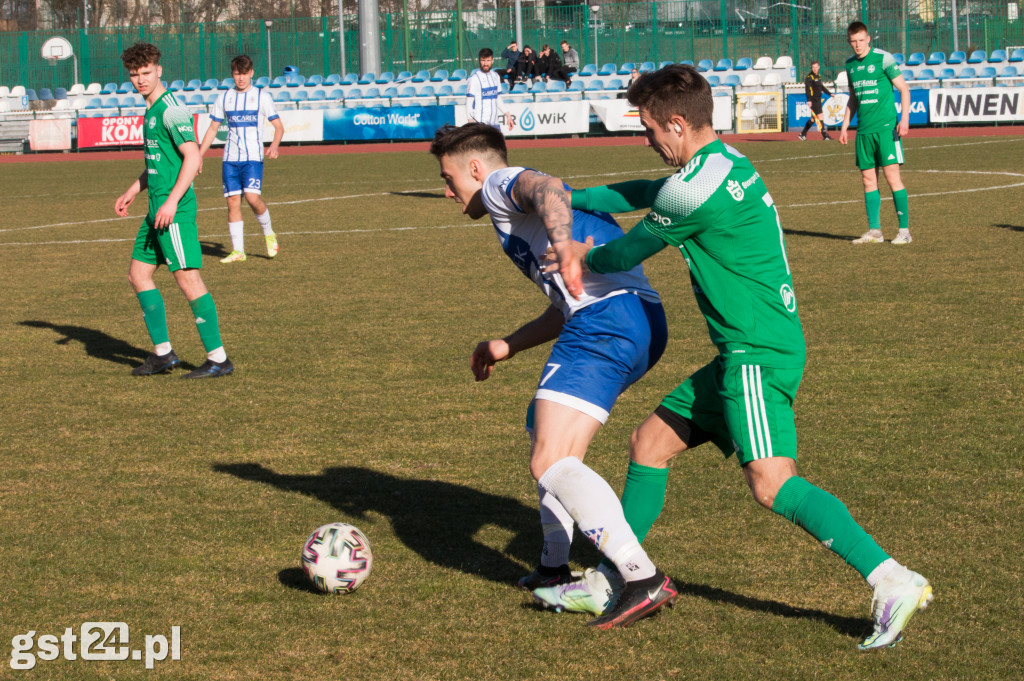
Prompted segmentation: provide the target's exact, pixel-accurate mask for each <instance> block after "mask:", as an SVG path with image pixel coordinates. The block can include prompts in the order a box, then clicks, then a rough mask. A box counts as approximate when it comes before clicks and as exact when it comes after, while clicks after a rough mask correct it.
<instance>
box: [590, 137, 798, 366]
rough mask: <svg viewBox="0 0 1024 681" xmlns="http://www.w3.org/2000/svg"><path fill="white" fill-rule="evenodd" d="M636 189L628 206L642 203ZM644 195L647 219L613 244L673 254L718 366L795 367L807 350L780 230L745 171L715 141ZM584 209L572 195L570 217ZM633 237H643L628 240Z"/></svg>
mask: <svg viewBox="0 0 1024 681" xmlns="http://www.w3.org/2000/svg"><path fill="white" fill-rule="evenodd" d="M632 184H634V185H635V183H632ZM651 188H653V183H652V187H651ZM638 189H640V190H639V191H637V192H635V194H636V198H637V199H638V201H636V203H639V202H640V200H642V197H644V191H643V190H642V188H638ZM584 191H586V190H584ZM651 193H652V192H650V191H648V192H647V199H646V201H647V205H650V206H651V212H650V213H648V214H647V216H646V217H644V219H643V220H641V221H640V223H639V224H637V225H636V226H635V227H634V228H633V230H631V231H630V234H628V235H627V236H626V237H623V238H621V239H618V240H617V241H623V240H626V241H634V243H641V242H642V240H644V239H648V240H649V239H651V237H652V236H653V237H657V239H660V240H661V241H662V242H663V244H667V245H671V246H675V247H677V248H678V249H679V251H680V252H681V253H682V255H683V257H684V258H685V259H686V264H687V265H688V266H689V269H690V281H691V283H692V285H693V291H694V293H695V295H696V297H697V304H698V306H699V307H700V310H701V312H702V313H703V314H704V318H705V320H706V321H707V325H708V330H709V332H710V335H711V341H712V342H713V343H714V344H715V345H716V346H717V347H718V350H719V352H720V353H721V355H722V359H723V361H724V362H725V363H726V365H734V364H759V365H763V366H769V367H778V368H799V367H802V366H803V364H804V360H805V357H806V346H805V343H804V334H803V329H802V328H801V326H800V317H799V315H798V314H797V305H796V296H795V294H794V293H793V279H792V276H791V274H790V268H789V261H788V260H787V258H786V244H785V239H784V238H783V234H782V225H781V223H780V222H779V214H778V211H777V210H776V208H775V203H774V201H773V200H772V197H771V194H769V193H768V190H767V188H766V187H765V185H764V182H763V181H762V179H761V176H760V175H759V174H758V172H757V171H756V170H755V169H754V166H753V165H752V164H751V163H750V161H749V160H747V158H746V157H745V156H744V155H743V154H741V153H740V152H738V151H736V149H734V148H732V147H730V146H728V145H726V144H724V143H723V142H722V141H721V140H718V139H716V140H715V141H714V142H711V143H709V144H707V145H705V146H704V147H702V148H701V149H700V150H699V151H698V152H697V153H696V155H694V157H693V158H692V159H691V160H690V162H689V163H687V164H686V166H685V167H684V168H682V169H681V170H680V171H679V172H677V173H676V174H675V175H672V176H671V177H669V178H668V179H667V180H665V181H664V184H663V185H662V186H661V188H660V190H658V191H657V194H656V196H654V200H653V204H651V203H650V200H649V199H650V195H651ZM584 201H586V196H581V197H577V196H576V192H574V194H573V206H574V207H576V206H578V205H580V204H581V203H583V202H584ZM590 207H592V208H600V207H599V206H590ZM636 207H639V206H636ZM637 230H641V231H642V232H644V233H646V234H643V233H638V234H633V232H636V231H637ZM661 247H664V245H662V246H661ZM655 248H658V247H657V246H655ZM604 249H607V250H606V253H605V254H604V255H606V256H608V255H611V254H612V253H613V252H614V251H615V250H616V247H615V241H612V242H610V244H608V245H605V246H601V247H598V248H595V249H593V250H592V251H591V252H590V254H588V257H587V263H588V264H591V265H592V266H597V267H598V270H597V271H604V270H602V269H600V267H601V266H602V265H604V264H605V263H604V262H602V254H601V253H599V251H601V250H604ZM648 252H649V251H648ZM616 267H617V266H616Z"/></svg>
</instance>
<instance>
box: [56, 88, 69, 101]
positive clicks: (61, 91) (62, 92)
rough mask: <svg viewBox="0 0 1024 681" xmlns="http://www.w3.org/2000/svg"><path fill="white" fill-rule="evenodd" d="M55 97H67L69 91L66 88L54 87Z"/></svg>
mask: <svg viewBox="0 0 1024 681" xmlns="http://www.w3.org/2000/svg"><path fill="white" fill-rule="evenodd" d="M53 98H54V99H67V98H68V91H67V90H65V89H64V88H62V87H58V88H54V90H53Z"/></svg>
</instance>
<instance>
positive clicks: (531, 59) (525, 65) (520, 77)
mask: <svg viewBox="0 0 1024 681" xmlns="http://www.w3.org/2000/svg"><path fill="white" fill-rule="evenodd" d="M536 76H537V54H536V53H535V52H534V51H533V48H532V47H530V46H529V45H523V52H522V54H520V55H519V61H518V62H517V63H516V81H518V82H521V83H525V82H526V79H527V78H529V79H530V81H531V82H532V81H533V79H534V78H535V77H536Z"/></svg>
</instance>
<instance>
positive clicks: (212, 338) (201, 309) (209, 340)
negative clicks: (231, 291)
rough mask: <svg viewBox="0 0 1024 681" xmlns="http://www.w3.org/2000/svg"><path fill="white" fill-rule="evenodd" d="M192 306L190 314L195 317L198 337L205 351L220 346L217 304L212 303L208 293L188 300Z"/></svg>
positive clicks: (211, 297) (210, 350)
mask: <svg viewBox="0 0 1024 681" xmlns="http://www.w3.org/2000/svg"><path fill="white" fill-rule="evenodd" d="M188 304H189V305H190V306H191V307H192V314H194V315H195V317H196V328H197V329H199V338H200V339H201V340H202V341H203V347H204V348H206V351H207V352H212V351H213V350H216V349H217V348H219V347H221V346H222V345H223V343H222V342H221V340H220V325H219V324H218V322H217V306H216V305H215V304H214V303H213V296H211V295H210V294H209V293H206V294H204V295H201V296H199V297H198V298H196V299H195V300H190V301H188Z"/></svg>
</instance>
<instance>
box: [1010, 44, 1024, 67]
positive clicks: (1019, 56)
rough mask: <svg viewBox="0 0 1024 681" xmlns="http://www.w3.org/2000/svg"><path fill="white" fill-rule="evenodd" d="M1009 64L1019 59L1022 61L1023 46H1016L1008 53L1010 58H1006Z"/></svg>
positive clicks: (1023, 57) (1023, 55)
mask: <svg viewBox="0 0 1024 681" xmlns="http://www.w3.org/2000/svg"><path fill="white" fill-rule="evenodd" d="M1007 61H1009V62H1010V63H1011V64H1013V63H1015V62H1019V61H1024V47H1018V48H1017V49H1015V50H1014V51H1013V52H1011V53H1010V58H1009V59H1008V60H1007Z"/></svg>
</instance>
